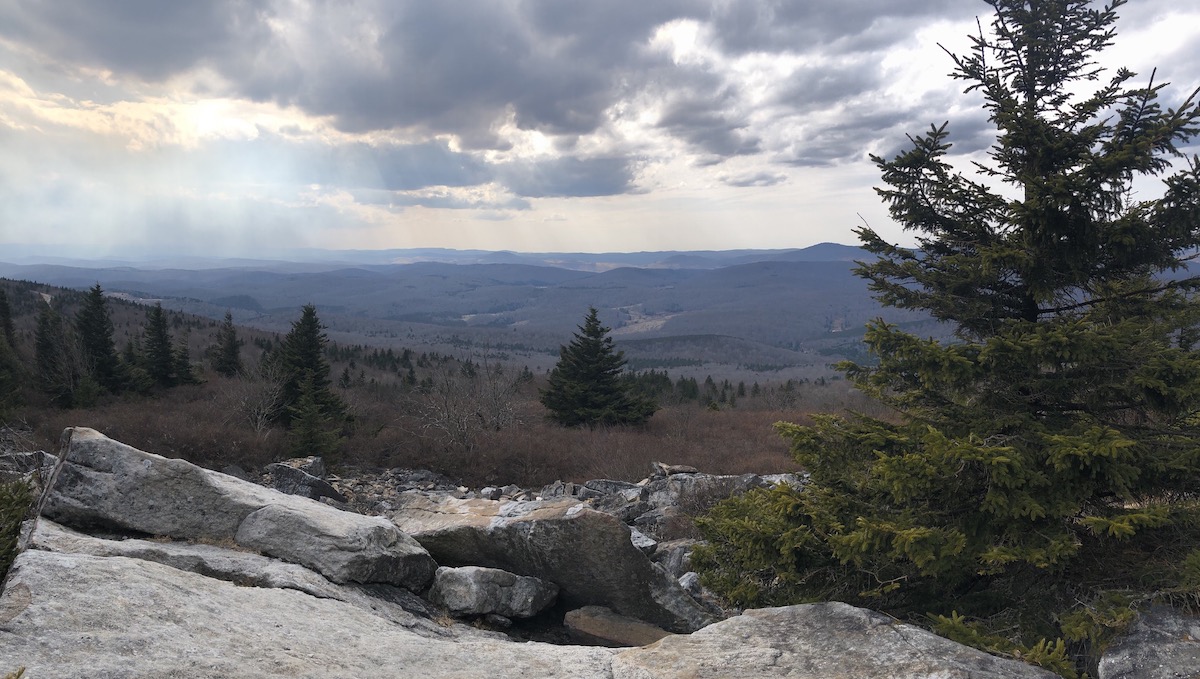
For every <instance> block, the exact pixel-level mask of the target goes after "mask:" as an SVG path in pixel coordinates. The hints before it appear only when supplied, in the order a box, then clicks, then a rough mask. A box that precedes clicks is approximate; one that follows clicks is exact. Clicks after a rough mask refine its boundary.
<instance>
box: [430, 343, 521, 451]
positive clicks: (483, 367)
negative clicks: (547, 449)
mask: <svg viewBox="0 0 1200 679" xmlns="http://www.w3.org/2000/svg"><path fill="white" fill-rule="evenodd" d="M519 386H520V374H519V373H517V372H516V371H514V370H512V369H511V368H507V369H506V368H505V367H504V366H502V365H500V364H498V363H491V362H489V361H488V360H487V359H486V358H484V359H481V360H480V361H479V362H478V363H476V362H475V361H473V360H463V361H461V362H458V363H444V364H442V365H441V366H440V367H439V369H438V371H437V372H436V374H435V375H434V377H433V383H432V385H430V386H428V387H427V388H426V389H424V390H423V391H420V392H417V393H415V394H414V395H412V396H411V397H410V398H409V399H408V405H409V409H410V413H411V415H412V416H413V417H415V419H416V426H417V428H418V431H419V433H420V434H421V435H422V436H425V437H427V438H430V439H432V440H435V441H437V442H438V443H439V444H441V445H442V446H444V447H445V448H446V449H447V450H450V451H453V452H456V453H459V454H462V455H465V456H468V457H470V456H472V455H473V453H475V452H476V447H477V445H478V443H479V441H480V438H481V437H482V436H483V435H484V434H485V433H487V432H497V431H502V430H504V429H508V428H510V427H514V426H516V425H518V424H520V420H519V419H518V417H517V411H516V408H515V406H514V401H515V398H516V395H517V390H518V387H519Z"/></svg>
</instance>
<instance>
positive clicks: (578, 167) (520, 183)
mask: <svg viewBox="0 0 1200 679" xmlns="http://www.w3.org/2000/svg"><path fill="white" fill-rule="evenodd" d="M496 170H497V173H498V176H499V178H500V181H501V183H503V184H504V185H505V186H506V187H508V189H509V190H510V191H512V192H513V193H515V194H517V195H519V196H525V197H528V198H561V197H580V196H611V195H616V194H621V193H629V192H631V191H633V190H634V185H633V167H632V164H631V162H630V160H629V159H627V158H585V159H580V158H570V157H566V158H559V159H554V160H544V161H541V162H536V163H534V162H513V163H508V164H506V165H501V166H497V168H496Z"/></svg>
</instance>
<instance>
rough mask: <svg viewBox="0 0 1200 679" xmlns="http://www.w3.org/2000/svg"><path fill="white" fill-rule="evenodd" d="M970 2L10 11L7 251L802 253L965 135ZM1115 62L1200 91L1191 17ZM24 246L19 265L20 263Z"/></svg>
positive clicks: (119, 3)
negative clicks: (876, 158) (935, 127)
mask: <svg viewBox="0 0 1200 679" xmlns="http://www.w3.org/2000/svg"><path fill="white" fill-rule="evenodd" d="M989 12H990V7H989V6H988V5H987V4H985V3H984V2H981V1H980V2H974V1H971V0H887V1H886V2H885V1H884V0H837V1H836V2H829V1H825V0H587V1H584V0H437V1H436V2H434V1H431V0H194V1H191V0H189V1H187V2H165V1H163V0H53V1H50V0H0V244H7V245H8V246H9V247H11V246H13V245H26V246H28V245H34V246H39V247H41V248H42V249H48V250H52V251H60V252H62V253H63V254H74V253H87V254H90V255H94V256H121V255H123V254H137V253H155V252H158V253H172V254H205V255H226V256H263V255H267V254H269V253H271V252H274V251H278V250H279V249H280V248H294V247H316V248H329V249H383V248H413V247H448V248H459V249H484V250H514V251H525V252H564V251H577V252H606V251H619V252H631V251H642V250H723V249H740V248H795V247H805V246H808V245H812V244H816V243H821V242H839V243H854V242H855V241H856V239H855V236H854V234H853V229H854V228H855V227H856V226H859V225H862V224H868V225H870V226H871V227H872V228H874V229H875V230H876V231H878V232H879V233H880V234H881V235H883V236H884V237H885V238H887V239H888V240H891V241H893V242H898V243H901V244H910V243H911V242H912V241H911V234H908V233H905V232H903V231H902V230H901V229H900V228H899V227H898V226H897V225H895V224H894V223H892V222H891V221H890V219H889V218H888V215H887V211H886V208H885V207H884V206H883V205H882V203H881V202H880V200H879V198H878V197H877V196H876V194H875V193H874V191H873V190H872V187H874V186H878V185H879V184H880V181H879V171H878V168H877V167H875V165H874V164H873V163H872V162H871V160H870V155H871V154H877V155H881V156H884V157H890V156H892V155H894V154H895V153H897V152H898V151H900V150H902V149H903V148H905V147H906V145H907V139H906V135H907V134H917V133H920V132H923V131H924V130H926V129H928V128H929V126H930V124H932V123H941V122H943V121H947V120H948V121H950V127H949V129H950V133H951V137H950V140H951V141H952V142H953V143H954V144H955V146H954V147H953V149H952V159H953V161H954V162H955V163H956V165H962V166H965V167H969V161H970V160H979V159H984V158H985V156H984V155H983V153H984V151H985V150H986V148H987V147H988V145H989V144H990V143H991V141H992V139H993V136H992V131H991V126H990V124H989V122H988V120H987V116H986V113H985V112H984V111H983V109H982V108H981V99H980V98H979V96H978V95H977V94H964V93H963V92H962V89H963V83H962V82H961V81H954V80H951V79H950V78H949V77H948V74H949V72H950V71H951V70H952V68H953V62H952V60H951V58H950V56H949V55H948V54H947V53H946V52H945V51H944V50H943V49H942V48H943V47H944V48H946V49H948V50H950V51H951V52H955V53H959V54H962V53H965V52H966V51H967V49H968V47H969V44H970V43H969V39H968V35H969V34H971V33H976V32H977V31H978V29H977V24H976V20H977V18H978V19H979V20H980V21H982V24H983V26H984V27H986V26H987V25H988V23H989V21H990V14H989ZM1120 14H1121V16H1122V19H1121V21H1120V22H1119V23H1118V24H1117V30H1118V35H1117V38H1116V44H1115V45H1114V46H1113V47H1111V48H1110V49H1109V50H1107V51H1106V52H1105V53H1104V54H1102V55H1101V59H1100V62H1101V64H1102V65H1107V66H1109V67H1112V66H1116V65H1121V66H1126V67H1129V68H1131V69H1132V70H1134V71H1136V72H1138V73H1139V79H1138V82H1144V81H1145V80H1146V79H1148V77H1149V75H1150V73H1151V71H1152V69H1154V68H1155V67H1157V68H1158V73H1157V77H1156V81H1157V82H1163V81H1170V82H1171V83H1172V84H1171V86H1170V87H1168V88H1167V89H1166V90H1165V92H1164V101H1166V102H1167V103H1175V102H1178V101H1181V100H1182V98H1183V97H1184V96H1185V95H1186V92H1190V91H1191V89H1193V88H1194V87H1195V86H1196V85H1200V3H1196V2H1191V1H1189V2H1180V1H1178V0H1132V2H1131V3H1130V4H1129V5H1126V6H1124V7H1122V8H1121V9H1120ZM14 250H15V248H14Z"/></svg>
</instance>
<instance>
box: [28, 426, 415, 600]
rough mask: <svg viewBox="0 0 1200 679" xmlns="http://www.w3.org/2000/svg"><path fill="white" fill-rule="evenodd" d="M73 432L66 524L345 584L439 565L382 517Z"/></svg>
mask: <svg viewBox="0 0 1200 679" xmlns="http://www.w3.org/2000/svg"><path fill="white" fill-rule="evenodd" d="M68 432H69V434H70V448H69V452H68V453H67V461H66V463H65V464H64V465H63V468H62V472H61V473H60V475H59V478H58V481H57V483H56V484H55V486H54V488H53V489H52V492H51V493H50V495H49V498H48V502H47V504H46V507H45V510H44V512H43V513H44V514H45V515H46V516H48V517H50V518H52V519H54V520H55V521H59V522H61V523H63V524H66V525H69V526H73V527H77V528H83V529H88V528H102V529H108V530H116V531H120V532H135V533H144V534H148V535H158V536H167V537H171V538H177V539H192V540H206V541H211V542H220V541H232V542H233V543H235V544H238V545H240V546H242V547H247V548H249V549H255V550H258V551H261V552H263V553H265V554H269V555H272V556H277V557H280V558H283V559H285V560H287V561H290V562H293V563H297V564H301V565H303V566H306V567H309V568H312V569H314V570H316V571H317V572H319V573H321V574H322V575H324V576H326V577H328V578H329V579H331V580H333V581H335V582H360V583H375V582H378V583H384V584H391V585H398V586H401V587H406V588H408V589H411V590H413V591H420V590H422V589H424V588H425V586H426V585H427V584H428V582H429V580H430V579H431V578H432V577H433V572H434V570H435V569H436V568H437V564H435V563H434V561H433V559H432V558H431V557H430V556H429V554H428V553H427V552H426V551H425V550H424V549H423V548H422V547H421V546H420V545H419V544H417V543H416V542H415V541H414V540H412V538H410V537H408V536H407V535H405V534H403V533H402V532H400V531H399V530H397V529H396V527H395V526H393V525H392V524H391V523H390V522H388V521H385V520H383V519H381V518H378V517H368V516H362V515H359V514H354V513H350V512H343V511H340V510H337V509H334V508H333V507H329V506H326V505H324V504H321V503H319V502H313V501H311V500H308V499H304V498H299V497H296V496H292V495H286V494H283V493H279V492H277V491H274V490H270V489H267V488H263V487H261V486H258V485H255V484H252V483H248V482H246V481H242V480H240V479H236V478H233V477H231V476H227V475H225V474H220V473H218V472H212V471H208V470H206V469H202V468H200V467H197V466H195V465H193V464H191V463H188V462H185V461H183V460H172V459H167V458H164V457H160V456H158V455H154V454H152V453H146V452H143V451H140V450H137V449H136V448H132V447H130V446H127V445H125V444H123V443H118V442H116V441H113V440H111V439H109V438H107V437H105V436H103V435H102V434H100V433H99V432H96V431H94V430H91V429H83V428H74V429H72V430H68Z"/></svg>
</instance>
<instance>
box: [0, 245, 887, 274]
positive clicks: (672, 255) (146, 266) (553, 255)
mask: <svg viewBox="0 0 1200 679" xmlns="http://www.w3.org/2000/svg"><path fill="white" fill-rule="evenodd" d="M869 256H870V255H869V254H868V253H867V252H866V251H864V250H862V249H861V248H858V247H855V246H851V245H841V244H838V243H820V244H817V245H813V246H809V247H805V248H795V249H776V250H769V249H760V250H665V251H654V252H602V253H585V252H512V251H509V250H499V251H492V250H454V249H449V248H405V249H389V250H320V249H312V248H302V249H292V250H281V251H279V256H278V258H269V259H251V258H244V257H234V258H222V257H204V256H178V255H171V256H162V255H157V256H155V255H142V256H136V257H122V258H94V257H87V256H86V255H83V254H76V255H71V254H63V253H60V252H56V251H54V250H53V249H50V248H47V247H44V246H41V247H36V248H35V247H32V246H22V245H11V244H9V245H0V263H5V264H13V265H32V266H36V265H53V266H67V267H76V268H87V269H115V268H123V267H127V268H134V269H143V270H163V269H184V270H202V269H256V270H264V271H294V272H310V273H311V272H315V271H322V270H331V269H337V268H348V267H357V266H388V265H397V264H417V263H422V262H438V263H442V264H526V265H530V266H550V267H555V268H560V269H571V270H575V271H591V272H600V271H607V270H609V269H615V268H620V267H636V268H652V269H717V268H721V267H724V266H731V265H734V264H748V263H752V262H766V261H853V260H854V259H862V258H863V257H869Z"/></svg>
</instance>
